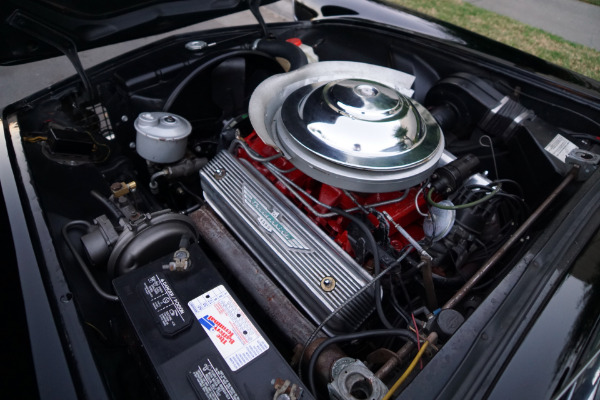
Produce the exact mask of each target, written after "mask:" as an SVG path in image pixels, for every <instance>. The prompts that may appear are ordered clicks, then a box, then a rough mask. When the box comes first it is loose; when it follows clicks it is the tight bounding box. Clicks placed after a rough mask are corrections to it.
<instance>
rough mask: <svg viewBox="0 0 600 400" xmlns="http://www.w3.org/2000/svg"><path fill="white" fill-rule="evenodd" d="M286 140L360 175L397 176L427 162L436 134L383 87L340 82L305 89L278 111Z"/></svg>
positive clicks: (407, 103)
mask: <svg viewBox="0 0 600 400" xmlns="http://www.w3.org/2000/svg"><path fill="white" fill-rule="evenodd" d="M281 118H282V122H283V125H284V126H285V128H286V129H285V130H286V131H287V135H286V136H289V137H290V138H291V139H293V140H294V141H296V142H297V143H298V144H300V145H301V146H302V147H304V148H305V149H307V150H309V151H310V152H312V153H313V154H315V155H317V156H319V157H322V158H325V159H327V160H329V161H331V162H334V163H336V164H340V165H343V166H346V167H350V168H356V169H362V170H378V171H397V170H402V169H406V168H412V167H415V166H418V165H420V164H423V163H426V162H427V161H429V160H431V158H432V157H434V155H435V154H436V153H437V150H438V149H439V146H440V140H441V132H440V130H439V129H428V128H429V127H428V122H426V121H424V120H423V118H422V117H421V114H420V112H419V110H417V108H416V106H415V105H414V104H413V102H412V101H411V100H410V99H409V98H408V97H405V96H404V95H402V94H401V93H399V92H398V91H397V90H394V89H392V88H390V87H388V86H386V85H384V84H381V83H377V82H373V81H370V80H362V79H342V80H337V81H333V82H330V83H327V84H324V85H323V84H313V85H308V86H305V87H303V88H301V89H298V90H296V91H295V92H294V93H292V94H291V95H290V96H289V97H288V98H287V99H286V100H285V101H284V102H283V105H282V108H281Z"/></svg>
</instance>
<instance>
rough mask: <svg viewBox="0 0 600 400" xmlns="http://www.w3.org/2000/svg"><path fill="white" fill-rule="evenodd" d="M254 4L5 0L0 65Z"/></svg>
mask: <svg viewBox="0 0 600 400" xmlns="http://www.w3.org/2000/svg"><path fill="white" fill-rule="evenodd" d="M273 1H274V0H264V1H262V4H268V3H272V2H273ZM255 3H256V4H258V3H259V1H255V0H175V1H167V0H119V1H117V0H105V1H74V0H18V1H17V0H6V1H4V2H3V5H2V7H1V9H0V19H1V21H2V24H1V25H0V65H13V64H22V63H25V62H30V61H35V60H40V59H45V58H50V57H55V56H58V55H61V51H59V50H58V48H61V49H70V50H71V51H72V50H74V49H76V50H77V51H80V50H87V49H91V48H95V47H100V46H105V45H108V44H113V43H118V42H123V41H126V40H132V39H136V38H140V37H144V36H149V35H154V34H159V33H164V32H168V31H171V30H173V29H177V28H181V27H184V26H188V25H192V24H195V23H198V22H202V21H206V20H209V19H213V18H216V17H220V16H223V15H227V14H230V13H234V12H238V11H243V10H246V9H248V8H250V7H251V5H254V4H255ZM251 22H254V21H249V23H251ZM51 43H52V45H51Z"/></svg>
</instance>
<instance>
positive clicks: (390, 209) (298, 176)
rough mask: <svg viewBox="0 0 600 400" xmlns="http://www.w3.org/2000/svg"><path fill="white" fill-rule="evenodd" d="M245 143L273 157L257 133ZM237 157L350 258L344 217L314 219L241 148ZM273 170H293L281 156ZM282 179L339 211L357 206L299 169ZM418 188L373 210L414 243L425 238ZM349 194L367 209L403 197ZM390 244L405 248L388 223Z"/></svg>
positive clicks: (317, 207) (422, 200)
mask: <svg viewBox="0 0 600 400" xmlns="http://www.w3.org/2000/svg"><path fill="white" fill-rule="evenodd" d="M245 141H246V143H247V144H248V145H249V146H250V148H252V149H253V150H254V151H255V152H256V153H257V154H259V155H261V156H262V157H269V156H272V155H275V154H276V151H275V149H273V148H272V147H271V146H268V145H266V144H265V143H264V142H263V141H262V140H261V139H260V138H259V137H258V135H256V133H254V132H253V133H252V134H251V135H249V136H248V137H246V138H245ZM238 157H240V158H244V159H246V160H248V161H249V162H250V163H252V165H254V166H255V167H256V169H257V170H258V171H260V173H261V174H263V175H264V176H265V177H266V178H267V179H269V180H270V181H271V182H272V183H273V184H274V185H275V186H276V187H277V188H278V189H279V190H280V191H281V192H282V193H283V194H285V195H286V197H288V198H289V199H290V200H291V201H292V202H293V203H294V204H296V206H298V207H299V208H300V209H301V210H303V211H304V212H305V213H306V215H307V216H308V217H309V218H310V219H311V220H312V221H314V222H315V223H316V224H317V225H319V226H320V227H322V228H323V229H324V230H325V232H327V234H328V235H329V236H330V237H332V238H333V239H334V240H335V242H337V243H338V244H339V245H340V246H341V247H342V248H343V249H344V250H345V251H346V252H348V253H349V254H351V255H353V250H352V246H351V245H350V241H349V240H348V231H347V230H346V226H347V225H348V221H346V220H345V218H344V217H341V216H337V215H336V216H332V217H327V218H322V217H317V216H316V215H314V214H313V213H312V212H310V210H308V209H307V207H306V206H305V205H304V204H302V202H300V201H299V200H298V199H297V197H296V196H295V195H294V194H293V193H290V191H289V190H288V189H287V188H286V187H285V186H284V185H283V184H281V183H280V182H279V180H278V179H277V178H276V177H275V176H274V175H273V174H271V172H270V171H269V170H268V169H267V168H266V167H265V166H264V165H263V164H262V163H260V162H257V161H254V160H252V159H251V158H249V157H248V155H247V153H246V152H245V151H244V150H243V149H242V148H240V149H239V150H238ZM271 163H272V164H273V165H274V166H275V167H277V168H279V169H281V170H284V171H285V170H290V169H293V168H294V166H293V165H292V164H291V163H290V162H289V161H287V160H286V159H285V158H283V157H281V158H278V159H276V160H274V161H272V162H271ZM285 176H286V177H287V178H288V179H290V180H291V181H292V182H294V183H295V184H296V185H297V186H299V187H301V188H302V189H303V190H304V191H305V192H307V193H309V194H310V195H311V196H312V197H314V198H316V199H318V200H319V201H320V202H321V203H323V204H327V205H328V206H331V207H337V208H340V209H342V210H347V209H350V208H355V207H356V203H355V202H354V201H352V199H350V198H349V197H348V196H346V194H345V193H344V191H343V190H341V189H338V188H336V187H333V186H330V185H327V184H324V183H321V182H318V181H316V180H314V179H312V178H311V177H309V176H307V175H305V174H304V173H303V172H301V171H300V170H298V169H295V170H293V171H292V172H289V173H286V174H285ZM417 192H418V188H411V189H410V191H409V193H408V196H406V197H405V198H404V200H401V201H398V202H394V203H392V204H387V205H383V206H378V207H375V208H376V209H377V210H378V211H379V212H384V211H386V212H387V213H388V214H389V215H390V216H391V217H392V219H393V220H394V221H395V222H396V223H397V224H398V225H400V226H402V227H403V228H404V229H405V230H406V231H407V232H408V233H409V234H410V235H411V236H412V237H413V238H415V239H416V240H420V239H422V238H423V237H424V233H423V227H422V225H423V217H422V216H421V215H420V214H419V213H418V212H417V210H416V207H415V196H416V195H417ZM300 195H301V196H303V199H304V200H305V201H307V202H308V203H309V204H311V206H312V208H313V209H315V210H316V211H317V212H319V213H321V214H325V213H327V212H328V210H327V209H326V208H325V207H323V206H321V205H319V204H317V203H315V202H313V201H312V200H311V199H310V198H308V197H306V196H304V195H302V194H300ZM351 195H352V196H353V197H354V199H355V200H356V201H357V202H358V203H360V204H361V205H363V206H369V205H372V204H376V203H381V202H385V201H388V200H393V199H398V198H400V197H402V195H403V192H402V191H400V192H390V193H357V192H352V193H351ZM418 202H419V207H420V208H421V209H424V208H425V198H424V197H423V196H419V199H418ZM369 220H370V222H371V223H372V224H373V226H375V227H379V224H380V222H379V221H378V220H377V218H376V217H375V216H374V215H372V214H370V215H369ZM389 237H390V243H391V245H392V246H393V247H394V248H395V249H397V250H401V249H402V248H403V247H404V246H405V245H407V244H408V241H407V240H406V239H405V238H404V237H403V236H402V235H401V234H400V233H399V232H398V231H397V230H396V228H395V227H394V226H393V224H390V231H389Z"/></svg>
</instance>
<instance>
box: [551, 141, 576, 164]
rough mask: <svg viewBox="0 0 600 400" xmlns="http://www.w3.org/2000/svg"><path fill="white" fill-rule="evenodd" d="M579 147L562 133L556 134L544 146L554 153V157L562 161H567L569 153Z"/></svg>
mask: <svg viewBox="0 0 600 400" xmlns="http://www.w3.org/2000/svg"><path fill="white" fill-rule="evenodd" d="M577 148H578V147H577V146H576V145H574V144H573V143H571V142H570V141H569V140H568V139H567V138H565V137H564V136H562V135H556V136H554V139H552V140H551V141H550V143H548V145H546V147H544V149H545V150H546V151H547V152H548V153H550V154H552V155H553V156H554V157H556V158H558V159H559V160H560V161H562V162H566V161H567V155H568V154H569V153H570V152H571V150H573V149H577Z"/></svg>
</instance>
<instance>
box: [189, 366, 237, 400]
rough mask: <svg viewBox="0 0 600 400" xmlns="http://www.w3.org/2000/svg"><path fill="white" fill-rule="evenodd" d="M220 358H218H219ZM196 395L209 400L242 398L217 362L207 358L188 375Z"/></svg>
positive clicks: (235, 399)
mask: <svg viewBox="0 0 600 400" xmlns="http://www.w3.org/2000/svg"><path fill="white" fill-rule="evenodd" d="M217 357H218V356H217ZM188 379H189V380H190V382H191V383H192V386H193V387H194V390H195V391H196V393H198V394H199V395H200V397H201V398H206V399H208V400H240V396H239V395H238V393H237V391H236V390H235V388H234V387H233V385H232V384H231V381H230V380H229V379H228V378H227V375H226V374H225V371H223V369H222V368H221V367H220V366H219V365H218V361H217V360H211V359H210V358H205V359H203V360H202V361H200V362H199V363H198V364H197V365H196V366H195V369H194V370H192V371H190V372H189V373H188Z"/></svg>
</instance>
